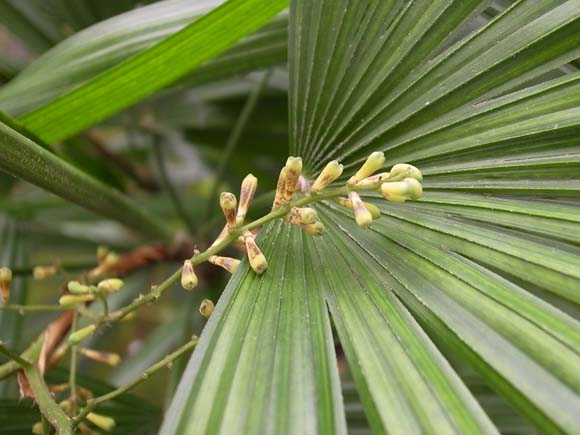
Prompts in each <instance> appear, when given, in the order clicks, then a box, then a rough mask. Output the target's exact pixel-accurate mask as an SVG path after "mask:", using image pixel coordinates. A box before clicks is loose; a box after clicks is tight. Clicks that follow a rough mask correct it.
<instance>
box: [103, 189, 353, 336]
mask: <svg viewBox="0 0 580 435" xmlns="http://www.w3.org/2000/svg"><path fill="white" fill-rule="evenodd" d="M351 190H354V188H353V187H351V186H342V187H337V188H335V189H329V190H328V191H327V192H326V193H322V194H313V195H310V196H305V197H304V198H301V199H299V200H297V201H295V202H294V203H291V204H285V205H282V206H281V207H280V208H278V209H276V210H272V211H271V212H270V213H268V214H266V215H264V216H262V217H261V218H259V219H256V220H255V221H253V222H251V223H249V224H246V225H243V226H241V227H239V228H236V229H234V230H232V231H231V232H230V233H229V234H228V235H227V236H226V237H225V238H224V239H223V240H222V241H221V242H219V243H217V244H216V245H213V246H210V247H209V248H208V249H206V250H205V251H204V252H202V253H200V254H197V255H194V256H193V257H191V263H192V265H193V266H196V265H198V264H201V263H204V262H206V261H207V260H208V259H209V257H211V256H212V255H216V254H218V253H219V252H221V251H222V250H223V249H224V248H226V247H227V246H229V245H230V244H231V243H232V242H233V241H235V240H236V239H237V238H238V237H239V236H241V235H242V234H244V233H245V232H246V231H250V230H252V229H254V228H257V227H260V226H262V225H264V224H266V223H268V222H270V221H272V220H274V219H278V218H281V217H283V216H285V215H286V214H288V212H289V211H290V209H291V208H292V207H303V206H305V205H308V204H311V203H313V202H317V201H321V200H324V199H330V198H334V197H336V196H339V195H343V194H345V193H348V192H350V191H351ZM181 271H182V267H180V268H179V269H177V270H176V271H175V272H174V273H173V275H171V276H170V277H169V278H167V279H166V280H165V281H163V282H162V283H161V284H159V285H158V286H156V287H153V288H152V289H151V291H150V292H148V293H146V294H144V295H140V296H139V297H138V298H136V299H134V300H133V302H131V303H130V304H129V305H127V306H125V308H122V309H120V310H119V311H118V314H117V315H116V316H115V317H109V318H103V319H101V320H100V321H99V322H97V328H98V327H101V326H104V325H107V324H111V323H113V322H116V321H118V320H120V319H122V318H123V317H125V316H126V315H127V314H130V313H132V312H134V311H136V310H137V309H139V308H140V307H142V306H143V305H145V304H148V303H150V302H153V301H155V300H157V299H159V298H160V297H161V296H162V295H163V293H165V292H166V291H167V290H168V289H169V288H170V287H171V286H172V285H173V284H174V283H175V282H177V281H178V280H179V278H180V277H181Z"/></svg>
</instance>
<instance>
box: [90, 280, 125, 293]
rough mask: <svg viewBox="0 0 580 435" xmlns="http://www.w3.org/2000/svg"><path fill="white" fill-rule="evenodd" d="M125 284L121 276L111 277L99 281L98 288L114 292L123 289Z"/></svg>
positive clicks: (106, 291)
mask: <svg viewBox="0 0 580 435" xmlns="http://www.w3.org/2000/svg"><path fill="white" fill-rule="evenodd" d="M123 285H124V283H123V280H121V279H119V278H109V279H105V280H103V281H101V282H99V283H98V284H97V288H98V289H99V290H100V291H102V292H103V293H114V292H118V291H119V290H121V288H122V287H123Z"/></svg>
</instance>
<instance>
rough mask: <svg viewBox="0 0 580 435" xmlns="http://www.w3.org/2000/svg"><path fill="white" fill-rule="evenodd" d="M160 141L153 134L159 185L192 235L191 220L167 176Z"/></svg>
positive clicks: (158, 136)
mask: <svg viewBox="0 0 580 435" xmlns="http://www.w3.org/2000/svg"><path fill="white" fill-rule="evenodd" d="M161 139H162V136H161V135H160V134H159V133H153V153H154V155H155V160H156V162H157V168H158V169H159V175H160V176H161V184H162V185H163V188H164V189H165V190H166V191H167V193H168V195H169V198H170V199H171V202H172V203H173V207H174V208H175V211H176V212H177V214H178V215H179V217H180V218H181V220H182V221H183V223H184V224H185V226H186V228H187V230H188V231H189V233H190V234H192V235H193V234H194V232H195V228H194V226H193V223H192V222H191V218H190V217H189V214H188V213H187V210H186V209H185V206H184V205H183V202H182V201H181V199H180V198H179V194H178V193H177V190H176V189H175V187H174V186H173V183H172V182H171V180H170V179H169V175H168V174H167V167H166V165H165V157H164V155H163V149H162V147H161Z"/></svg>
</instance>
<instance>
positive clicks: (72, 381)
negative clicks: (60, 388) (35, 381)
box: [68, 313, 78, 414]
mask: <svg viewBox="0 0 580 435" xmlns="http://www.w3.org/2000/svg"><path fill="white" fill-rule="evenodd" d="M77 324H78V314H77V313H75V314H74V316H73V320H72V325H71V327H70V333H71V334H73V333H74V332H75V331H76V330H77ZM77 347H78V346H77V345H72V346H71V347H70V367H69V370H70V373H69V381H68V385H69V390H70V395H71V398H72V400H71V407H72V413H73V414H74V413H76V404H77V361H78V353H77Z"/></svg>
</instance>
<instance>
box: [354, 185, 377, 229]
mask: <svg viewBox="0 0 580 435" xmlns="http://www.w3.org/2000/svg"><path fill="white" fill-rule="evenodd" d="M348 197H349V199H350V201H351V202H352V205H353V206H354V218H355V220H356V224H357V225H358V226H359V227H363V228H366V227H368V226H369V225H370V224H371V223H372V222H373V216H372V214H371V212H370V211H368V210H367V208H366V207H365V204H364V202H363V201H362V199H361V198H360V196H359V194H358V193H356V192H350V193H349V195H348Z"/></svg>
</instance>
